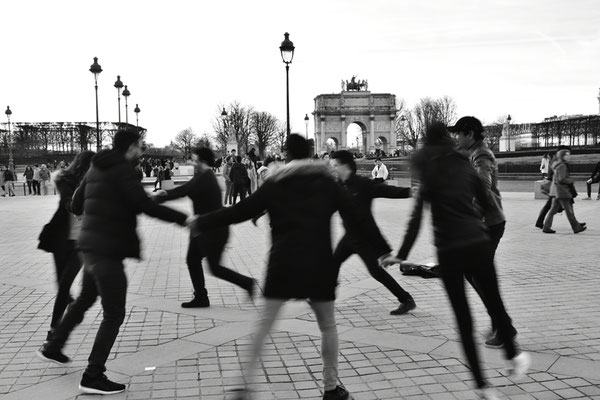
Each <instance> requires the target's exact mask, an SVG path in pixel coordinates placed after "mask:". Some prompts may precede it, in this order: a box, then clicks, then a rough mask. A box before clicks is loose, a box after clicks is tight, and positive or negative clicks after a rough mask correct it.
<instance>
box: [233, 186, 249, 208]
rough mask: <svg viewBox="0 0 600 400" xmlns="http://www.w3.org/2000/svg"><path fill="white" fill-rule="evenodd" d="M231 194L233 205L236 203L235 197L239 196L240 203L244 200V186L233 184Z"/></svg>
mask: <svg viewBox="0 0 600 400" xmlns="http://www.w3.org/2000/svg"><path fill="white" fill-rule="evenodd" d="M232 186H233V189H232V191H233V193H232V194H231V196H232V197H233V204H235V203H236V202H237V196H238V194H239V195H240V201H242V200H244V199H245V198H246V185H245V184H243V183H233V184H232Z"/></svg>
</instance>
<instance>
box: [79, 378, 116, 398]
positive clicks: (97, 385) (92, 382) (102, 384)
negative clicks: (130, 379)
mask: <svg viewBox="0 0 600 400" xmlns="http://www.w3.org/2000/svg"><path fill="white" fill-rule="evenodd" d="M125 387H126V386H125V385H123V384H122V383H116V382H113V381H111V380H109V379H108V378H107V377H106V375H104V374H102V375H100V376H98V377H97V378H89V377H88V376H87V375H86V374H83V377H82V378H81V383H80V384H79V390H81V391H82V392H83V393H87V394H115V393H121V392H124V391H125Z"/></svg>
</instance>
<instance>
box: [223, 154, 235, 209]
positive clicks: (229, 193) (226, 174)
mask: <svg viewBox="0 0 600 400" xmlns="http://www.w3.org/2000/svg"><path fill="white" fill-rule="evenodd" d="M232 165H233V157H232V156H227V157H225V164H224V165H223V171H222V176H223V180H224V181H225V196H224V197H225V198H224V199H223V204H224V205H231V204H233V183H232V182H231V177H230V174H231V167H232Z"/></svg>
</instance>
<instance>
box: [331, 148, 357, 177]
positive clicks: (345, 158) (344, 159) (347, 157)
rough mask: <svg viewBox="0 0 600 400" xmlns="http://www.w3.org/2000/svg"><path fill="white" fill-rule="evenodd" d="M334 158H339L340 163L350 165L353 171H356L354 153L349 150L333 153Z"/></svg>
mask: <svg viewBox="0 0 600 400" xmlns="http://www.w3.org/2000/svg"><path fill="white" fill-rule="evenodd" d="M331 158H332V159H333V160H338V162H339V163H341V164H343V165H347V166H349V167H350V169H351V170H352V172H356V161H354V155H352V153H350V152H349V151H347V150H339V151H336V152H334V153H333V154H332V155H331Z"/></svg>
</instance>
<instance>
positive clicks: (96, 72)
mask: <svg viewBox="0 0 600 400" xmlns="http://www.w3.org/2000/svg"><path fill="white" fill-rule="evenodd" d="M90 72H91V73H92V74H94V83H95V86H94V87H95V88H96V150H97V151H100V150H101V149H102V140H101V139H100V119H99V118H98V75H100V72H102V67H101V66H100V64H98V57H94V63H93V64H92V66H91V67H90Z"/></svg>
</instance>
